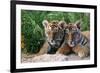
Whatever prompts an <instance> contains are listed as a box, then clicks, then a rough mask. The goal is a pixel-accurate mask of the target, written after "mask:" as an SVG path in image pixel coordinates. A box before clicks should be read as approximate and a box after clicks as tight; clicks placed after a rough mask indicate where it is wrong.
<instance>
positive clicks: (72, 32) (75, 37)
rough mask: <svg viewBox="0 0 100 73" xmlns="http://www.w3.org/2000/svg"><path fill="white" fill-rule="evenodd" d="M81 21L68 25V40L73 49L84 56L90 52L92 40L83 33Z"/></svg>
mask: <svg viewBox="0 0 100 73" xmlns="http://www.w3.org/2000/svg"><path fill="white" fill-rule="evenodd" d="M80 24H81V22H80V21H77V22H76V23H75V24H69V25H68V26H66V42H67V44H68V45H69V46H70V47H72V51H73V52H75V53H76V54H78V56H79V57H81V58H83V57H86V56H89V54H90V41H89V39H88V38H87V37H86V36H85V35H83V34H82V33H81V30H80Z"/></svg>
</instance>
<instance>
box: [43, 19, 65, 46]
mask: <svg viewBox="0 0 100 73" xmlns="http://www.w3.org/2000/svg"><path fill="white" fill-rule="evenodd" d="M42 24H43V26H44V29H45V35H46V38H47V41H48V43H49V45H50V46H51V47H52V48H58V47H60V44H61V42H62V40H63V38H64V35H65V34H64V28H65V26H64V25H65V24H66V23H65V22H64V21H51V22H49V21H47V20H44V21H43V22H42Z"/></svg>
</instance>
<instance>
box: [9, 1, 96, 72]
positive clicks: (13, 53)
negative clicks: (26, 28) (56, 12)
mask: <svg viewBox="0 0 100 73" xmlns="http://www.w3.org/2000/svg"><path fill="white" fill-rule="evenodd" d="M17 4H21V5H40V6H53V7H73V8H88V9H94V32H95V33H94V41H95V43H94V48H95V50H94V64H88V65H73V66H57V67H41V68H25V69H16V5H17ZM10 15H11V16H10V17H11V18H10V24H11V25H10V48H11V50H10V52H11V54H10V57H11V59H10V71H11V72H12V73H13V72H30V71H45V70H46V71H47V70H62V69H80V68H91V67H97V6H96V5H81V4H62V3H48V2H34V1H11V3H10Z"/></svg>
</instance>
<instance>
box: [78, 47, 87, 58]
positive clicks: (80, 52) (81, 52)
mask: <svg viewBox="0 0 100 73" xmlns="http://www.w3.org/2000/svg"><path fill="white" fill-rule="evenodd" d="M88 55H89V51H88V49H82V50H80V51H79V52H78V56H79V57H80V58H85V57H87V56H88Z"/></svg>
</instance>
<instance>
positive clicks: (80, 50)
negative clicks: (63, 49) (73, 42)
mask: <svg viewBox="0 0 100 73" xmlns="http://www.w3.org/2000/svg"><path fill="white" fill-rule="evenodd" d="M72 50H73V51H74V52H75V53H76V54H78V56H79V57H81V58H84V57H87V56H89V53H90V50H89V48H86V47H84V46H80V45H77V46H76V47H74V48H73V49H72Z"/></svg>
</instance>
